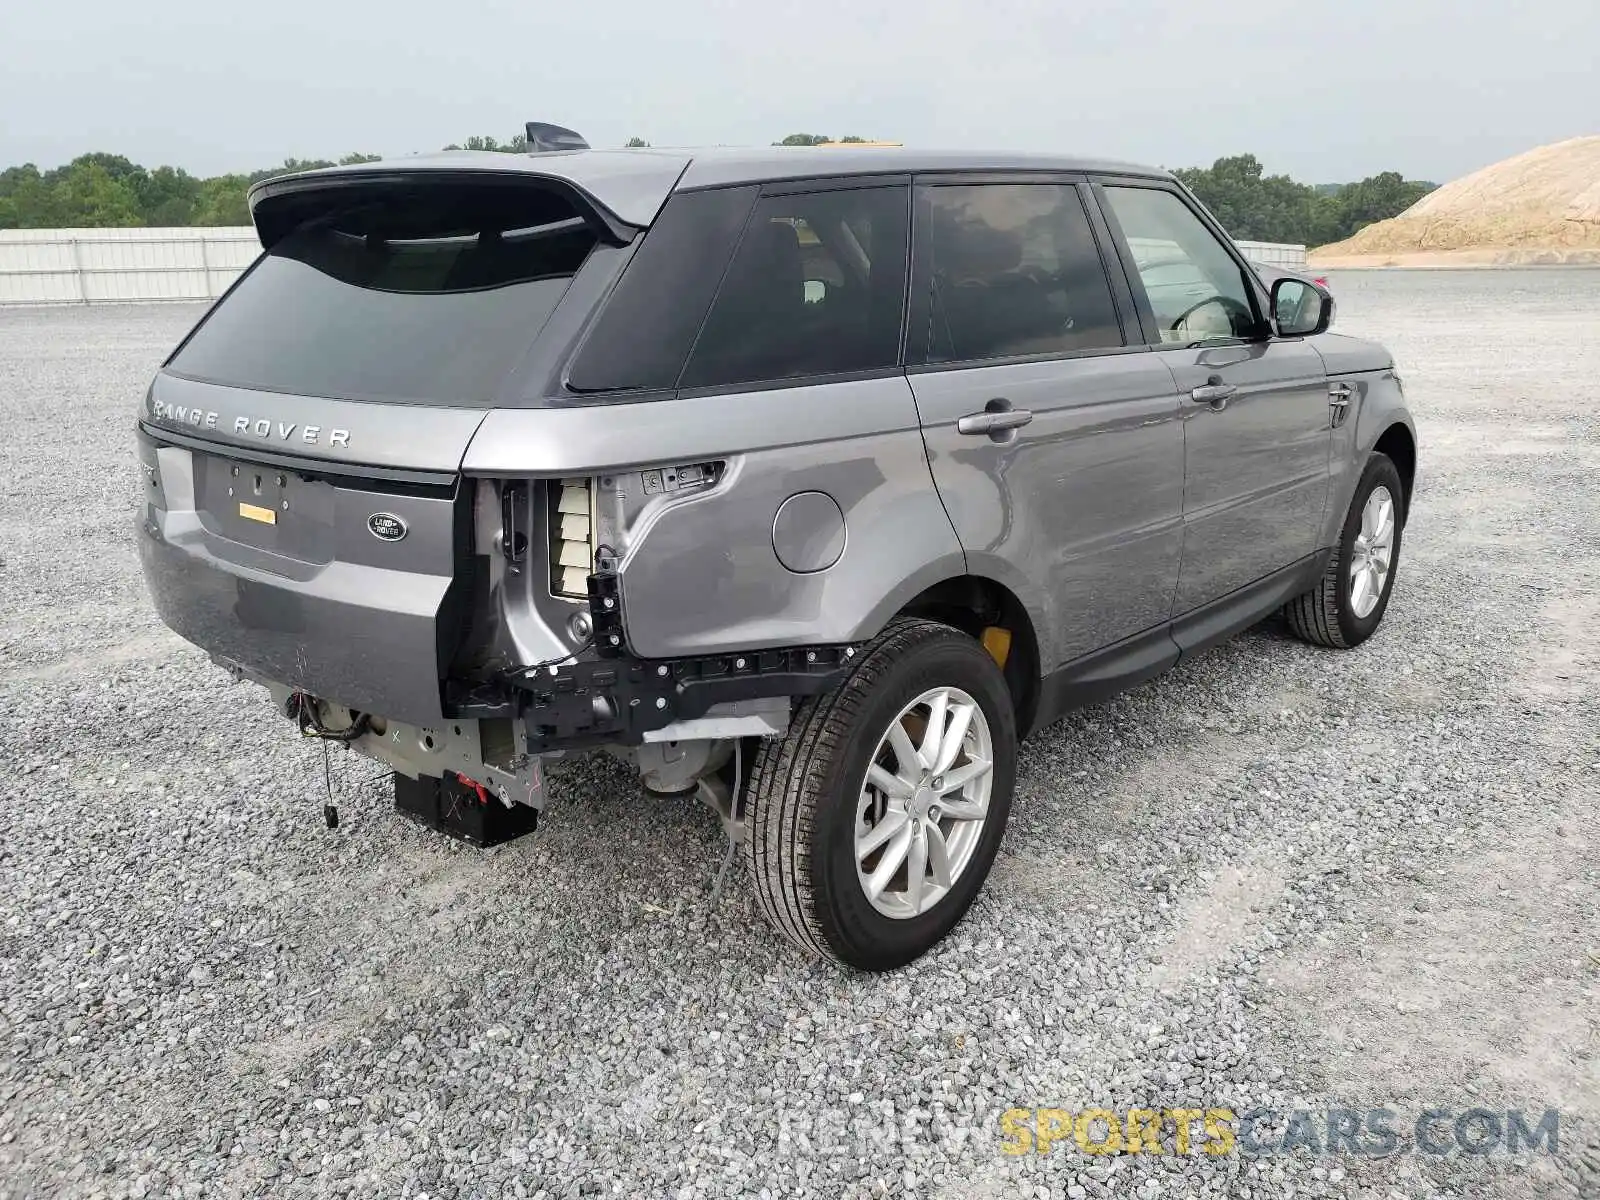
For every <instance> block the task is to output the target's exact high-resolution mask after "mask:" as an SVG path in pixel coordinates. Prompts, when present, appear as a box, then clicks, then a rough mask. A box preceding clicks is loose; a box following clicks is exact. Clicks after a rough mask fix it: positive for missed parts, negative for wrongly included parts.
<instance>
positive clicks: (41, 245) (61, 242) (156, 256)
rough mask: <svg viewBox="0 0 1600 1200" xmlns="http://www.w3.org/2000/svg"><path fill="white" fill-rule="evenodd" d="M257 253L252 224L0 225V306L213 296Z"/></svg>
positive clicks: (221, 291) (253, 258) (183, 298)
mask: <svg viewBox="0 0 1600 1200" xmlns="http://www.w3.org/2000/svg"><path fill="white" fill-rule="evenodd" d="M259 253H261V243H260V242H258V241H257V240H256V231H255V230H254V229H252V228H250V227H249V226H248V225H245V226H240V227H233V226H229V227H226V228H211V229H0V305H4V304H114V303H127V302H131V301H149V300H213V299H215V298H216V297H218V296H220V295H222V293H223V292H224V291H226V290H227V288H228V285H229V284H231V283H232V282H233V281H234V280H235V279H237V278H238V277H239V273H240V272H241V271H243V270H244V269H245V268H246V267H248V266H249V265H250V264H251V262H253V261H254V260H255V257H256V255H257V254H259Z"/></svg>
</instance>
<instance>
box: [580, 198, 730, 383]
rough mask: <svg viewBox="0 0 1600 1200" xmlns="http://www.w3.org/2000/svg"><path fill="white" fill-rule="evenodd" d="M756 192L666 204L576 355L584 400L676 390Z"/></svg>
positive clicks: (676, 200)
mask: <svg viewBox="0 0 1600 1200" xmlns="http://www.w3.org/2000/svg"><path fill="white" fill-rule="evenodd" d="M755 198H756V189H755V188H754V187H742V188H717V189H714V190H711V191H705V192H680V193H678V194H677V195H675V196H673V197H672V198H671V199H670V200H668V201H667V204H666V207H665V208H664V209H662V211H661V215H660V216H658V217H657V218H656V220H655V224H653V225H652V226H651V227H650V230H649V232H648V233H646V234H645V235H644V241H643V242H641V243H640V245H639V248H638V250H636V251H635V252H634V255H633V258H632V260H631V261H630V262H629V263H628V266H627V269H626V270H625V271H623V273H622V278H621V279H620V280H618V281H617V286H616V288H615V289H613V291H612V293H611V297H610V299H609V300H607V301H606V305H605V309H604V311H602V312H601V314H600V317H599V320H597V321H596V322H595V327H594V329H593V330H591V331H590V333H589V336H588V338H587V339H586V340H585V341H584V344H583V348H582V349H581V350H579V351H578V357H577V358H576V360H574V362H573V364H572V368H571V370H569V371H568V373H567V386H568V387H570V388H572V389H573V390H574V391H579V392H603V391H620V390H632V389H670V388H673V387H675V386H676V385H677V382H678V376H679V374H681V373H682V371H683V364H684V361H685V360H686V359H687V358H688V357H689V347H690V346H692V345H693V344H694V335H695V334H696V333H698V332H699V330H700V323H701V322H702V321H704V320H705V317H706V310H707V309H708V308H710V307H711V298H712V297H713V296H714V295H715V294H716V291H717V283H718V281H720V280H721V278H722V272H723V270H724V268H726V266H727V265H728V259H729V258H730V257H731V256H732V254H733V248H734V246H735V245H736V244H737V243H738V241H739V231H740V230H742V229H743V228H744V224H745V218H746V217H747V216H748V215H749V213H750V206H751V205H752V204H753V203H755Z"/></svg>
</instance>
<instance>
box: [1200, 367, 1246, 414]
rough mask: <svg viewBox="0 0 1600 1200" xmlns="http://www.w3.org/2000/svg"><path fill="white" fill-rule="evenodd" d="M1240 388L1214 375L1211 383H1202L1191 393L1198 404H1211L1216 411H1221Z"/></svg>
mask: <svg viewBox="0 0 1600 1200" xmlns="http://www.w3.org/2000/svg"><path fill="white" fill-rule="evenodd" d="M1238 390H1239V389H1238V388H1237V387H1235V386H1234V385H1233V384H1231V383H1223V382H1221V381H1220V380H1218V379H1217V377H1216V376H1214V375H1213V376H1212V377H1211V382H1210V383H1202V384H1201V385H1200V386H1199V387H1197V388H1195V389H1194V391H1192V392H1190V393H1189V395H1190V396H1191V397H1192V398H1193V400H1194V402H1195V403H1196V404H1209V405H1210V406H1211V407H1212V409H1213V410H1214V411H1216V412H1221V411H1222V410H1223V409H1225V408H1227V407H1228V401H1229V400H1230V399H1232V398H1233V395H1234V393H1235V392H1237V391H1238Z"/></svg>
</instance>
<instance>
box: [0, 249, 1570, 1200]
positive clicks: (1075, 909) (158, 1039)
mask: <svg viewBox="0 0 1600 1200" xmlns="http://www.w3.org/2000/svg"><path fill="white" fill-rule="evenodd" d="M1334 286H1335V290H1336V291H1338V293H1339V295H1340V301H1341V313H1340V324H1341V327H1342V328H1344V329H1346V330H1348V331H1350V332H1363V333H1374V334H1379V335H1381V336H1383V337H1385V338H1386V340H1388V341H1389V343H1390V344H1391V345H1392V347H1393V348H1394V350H1395V351H1396V353H1397V355H1398V357H1399V359H1400V361H1401V363H1402V365H1403V368H1404V372H1405V376H1406V380H1407V384H1408V394H1409V395H1410V397H1411V399H1412V403H1413V406H1414V408H1415V410H1416V413H1417V416H1418V418H1419V421H1420V425H1421V432H1422V437H1423V441H1424V448H1423V462H1424V467H1423V470H1424V477H1423V488H1422V493H1421V496H1420V498H1419V500H1418V503H1417V506H1416V509H1415V512H1414V514H1413V515H1414V520H1413V522H1412V524H1411V527H1410V528H1409V529H1408V530H1407V534H1406V542H1405V548H1404V555H1403V558H1402V562H1401V568H1400V571H1401V574H1400V582H1399V588H1398V591H1397V593H1396V597H1395V600H1394V603H1393V604H1392V605H1391V607H1390V609H1389V614H1388V619H1387V621H1386V623H1385V626H1384V628H1383V630H1382V631H1381V632H1380V633H1379V634H1378V635H1377V636H1376V637H1375V638H1374V639H1373V640H1372V641H1371V642H1370V643H1368V645H1367V646H1366V647H1364V648H1363V649H1361V650H1359V651H1356V652H1354V653H1348V654H1339V653H1333V652H1326V651H1318V650H1315V649H1312V648H1310V647H1307V646H1304V645H1301V644H1299V643H1297V642H1295V641H1292V640H1290V639H1289V638H1288V637H1287V635H1286V634H1285V633H1284V632H1283V630H1282V629H1281V628H1278V627H1275V626H1274V625H1272V624H1268V625H1266V626H1264V627H1262V628H1260V629H1258V630H1255V631H1252V632H1250V633H1249V634H1246V635H1244V636H1242V637H1240V638H1238V639H1236V640H1235V641H1234V642H1232V643H1230V644H1229V645H1227V646H1225V647H1222V648H1219V649H1218V650H1216V651H1214V652H1212V653H1210V654H1208V655H1205V656H1203V657H1201V658H1200V659H1198V660H1196V661H1193V662H1191V663H1189V664H1187V665H1185V666H1184V667H1183V668H1181V669H1180V670H1178V671H1176V672H1174V673H1172V674H1171V675H1169V676H1167V677H1165V678H1163V679H1161V680H1158V681H1155V682H1153V683H1151V684H1149V685H1146V686H1144V687H1141V688H1139V689H1137V690H1135V691H1134V692H1131V693H1129V694H1128V695H1126V696H1124V697H1121V698H1119V699H1117V700H1116V701H1114V702H1111V703H1108V704H1105V705H1102V706H1100V707H1097V708H1094V709H1090V710H1087V711H1084V712H1081V713H1078V714H1076V715H1074V716H1073V717H1071V718H1070V719H1068V720H1067V721H1064V722H1062V723H1061V724H1059V725H1057V726H1056V727H1054V728H1052V729H1049V730H1047V731H1045V732H1044V733H1042V734H1040V735H1038V736H1036V737H1035V738H1033V739H1032V740H1031V741H1030V742H1029V743H1028V744H1027V746H1026V748H1025V753H1024V757H1023V760H1022V764H1021V770H1020V775H1019V780H1018V794H1017V802H1016V806H1015V808H1014V810H1013V815H1012V824H1011V828H1010V831H1009V833H1008V834H1007V840H1006V843H1005V846H1004V848H1003V851H1002V854H1001V857H1000V860H999V862H998V863H997V865H996V869H995V872H994V875H993V877H992V878H991V880H990V883H989V886H988V888H987V890H986V891H985V893H984V895H983V896H982V897H981V898H980V900H979V901H978V903H977V905H976V906H975V907H974V909H973V910H972V913H971V915H970V916H969V917H968V918H967V920H966V921H965V923H964V924H963V925H962V926H961V927H960V928H959V929H958V930H957V931H956V933H955V934H954V936H952V937H951V938H950V939H949V940H948V941H947V942H946V943H945V944H944V945H943V946H941V947H940V948H939V949H938V950H937V951H936V952H935V953H933V954H932V955H930V956H928V957H927V958H926V959H924V960H923V961H922V962H920V963H918V964H917V965H915V966H914V967H912V968H910V969H907V970H905V971H902V972H900V973H898V974H895V975H891V976H887V977H866V976H860V975H851V974H844V973H841V972H839V971H837V970H835V969H834V968H832V967H829V966H826V965H822V964H818V963H811V962H807V961H805V960H803V959H801V958H799V957H798V956H796V955H795V954H794V953H792V952H791V951H789V950H788V949H786V948H785V947H784V946H782V945H781V944H779V943H778V942H777V941H776V940H775V939H774V938H773V937H772V936H771V935H770V934H769V933H768V931H767V930H766V928H765V927H764V926H763V925H762V923H761V920H760V917H759V915H758V913H757V910H756V908H755V905H754V903H753V901H752V899H751V898H750V897H749V896H748V895H747V894H746V891H745V889H744V888H742V887H735V888H732V889H731V890H730V892H729V894H728V895H726V896H725V897H724V898H723V900H722V901H721V903H720V905H715V906H714V905H712V904H711V903H710V901H709V898H708V884H709V882H710V879H711V877H712V875H713V873H714V870H715V866H716V863H717V860H718V858H719V852H720V845H719V836H720V835H719V833H718V830H717V828H716V825H715V822H714V821H713V819H712V818H711V817H710V815H709V814H708V813H705V812H703V811H702V810H700V809H698V808H696V807H695V806H693V805H691V804H686V803H681V802H679V803H661V802H656V801H651V800H649V799H646V798H644V797H643V796H642V795H641V793H640V792H639V790H638V788H637V786H636V785H635V784H634V783H633V782H632V781H630V779H629V778H628V776H627V775H626V774H625V772H624V771H623V769H622V768H621V767H620V766H619V765H610V764H607V763H605V762H586V763H582V764H565V765H564V766H563V768H562V769H559V770H558V771H557V772H555V773H554V778H553V780H552V790H553V791H554V793H555V795H556V796H557V799H558V805H557V807H556V808H555V810H554V811H553V812H552V813H551V814H549V815H548V817H547V819H546V821H545V823H544V825H543V827H542V828H541V829H540V831H539V833H538V834H537V835H535V836H534V837H531V838H526V839H523V840H521V841H519V842H516V843H512V844H510V845H508V846H505V847H502V848H499V849H497V850H494V851H490V852H487V853H484V852H477V851H473V850H470V849H466V848H463V847H460V846H458V845H455V844H453V843H450V842H448V841H446V840H444V839H442V838H439V837H436V836H432V835H429V834H427V833H425V832H422V831H420V830H418V829H417V828H416V827H414V826H412V825H410V824H408V823H406V822H405V821H404V820H402V819H401V818H399V817H397V816H395V815H394V814H393V812H392V811H391V809H390V801H389V799H388V797H387V796H386V794H385V793H384V792H383V790H382V788H381V787H380V786H378V785H377V784H375V783H373V782H372V781H371V780H370V775H371V770H372V769H371V767H370V766H365V765H352V764H349V763H345V762H343V761H339V762H336V764H335V770H336V774H335V782H336V786H337V787H338V788H339V791H340V811H341V814H342V816H343V821H342V823H341V824H340V827H339V828H338V830H337V831H332V832H330V831H329V830H327V829H325V828H324V827H323V823H322V820H321V815H320V808H321V804H322V801H323V778H322V758H321V754H320V752H319V751H318V750H316V749H315V748H307V747H306V746H304V745H302V744H300V743H298V742H296V741H295V740H294V739H293V738H292V737H291V734H290V730H289V727H288V726H287V723H285V722H283V721H281V720H279V719H276V718H274V717H273V716H272V714H271V712H270V710H269V708H268V706H267V704H266V701H265V696H264V694H263V693H261V692H259V691H258V690H256V689H254V688H251V687H249V686H235V685H231V684H229V683H228V682H227V681H226V679H225V677H224V676H223V675H222V674H221V673H220V672H218V671H216V670H215V669H213V668H211V667H210V666H209V664H208V663H207V661H206V659H205V657H204V655H202V654H201V653H200V652H198V651H197V650H195V649H193V648H192V647H189V646H187V645H186V644H184V643H182V642H180V641H178V640H177V639H176V638H174V637H172V636H171V635H169V634H167V633H166V632H164V631H163V629H162V628H161V627H160V626H159V625H158V624H157V623H156V621H155V620H154V618H153V617H152V616H151V613H150V609H149V606H148V604H147V603H146V601H145V597H144V594H143V589H142V584H141V582H140V580H139V576H138V570H137V565H136V559H135V554H134V550H133V544H132V534H131V527H132V515H131V514H132V509H133V505H134V502H135V497H136V495H137V486H138V484H137V480H136V478H135V476H134V473H133V470H132V466H131V456H130V438H129V426H130V423H131V419H132V416H131V414H132V411H133V405H134V402H135V399H136V397H137V396H138V394H139V391H140V389H141V388H142V387H143V386H144V383H145V380H146V379H147V377H148V375H149V373H150V372H151V370H152V368H153V367H154V366H155V364H156V362H157V361H158V359H159V357H160V356H161V355H162V353H163V352H164V351H165V350H166V348H167V347H168V346H169V345H170V344H171V343H172V342H173V341H174V340H175V338H176V337H177V336H178V335H179V334H180V333H181V332H182V331H183V329H184V328H185V327H186V326H187V325H188V324H189V323H190V322H191V321H192V320H193V319H194V317H195V315H196V313H195V311H194V310H193V309H189V308H163V307H149V308H95V309H88V310H72V311H67V310H57V311H45V310H36V311H9V312H4V313H0V379H3V380H4V381H5V385H6V386H5V393H4V397H3V399H0V407H3V409H4V411H5V414H6V434H7V436H6V438H5V440H4V442H3V449H0V453H3V454H4V455H5V470H4V472H3V476H0V479H3V482H0V488H3V496H4V504H3V508H0V597H3V605H0V699H3V701H4V703H3V706H0V789H3V792H4V797H3V799H4V803H3V804H0V1195H8V1196H32V1195H71V1196H92V1195H106V1196H130V1195H131V1196H156V1195H183V1196H198V1195H268V1194H271V1195H290V1196H295V1195H359V1196H376V1195H386V1196H399V1195H406V1196H413V1197H420V1196H424V1195H426V1196H430V1197H444V1196H463V1197H466V1196H493V1197H499V1196H518V1197H521V1196H547V1197H566V1196H587V1195H599V1196H611V1195H623V1196H630V1197H632V1196H650V1197H656V1196H684V1197H691V1196H693V1197H698V1196H736V1195H737V1196H746V1195H750V1196H765V1197H790V1196H818V1197H840V1196H848V1197H855V1196H872V1197H877V1196H908V1197H909V1196H916V1197H930V1198H932V1197H942V1198H947V1200H967V1198H972V1197H976V1198H983V1197H994V1198H999V1197H1008V1198H1009V1197H1016V1196H1021V1197H1028V1196H1033V1197H1041V1198H1043V1197H1049V1198H1051V1200H1060V1198H1063V1197H1070V1198H1076V1197H1080V1196H1085V1195H1088V1196H1106V1195H1116V1196H1123V1195H1127V1196H1138V1197H1143V1198H1146V1200H1148V1198H1151V1197H1158V1196H1159V1197H1169V1196H1220V1195H1237V1196H1251V1197H1263V1196H1290V1195H1296V1196H1386V1197H1387V1196H1405V1197H1411V1196H1472V1197H1478V1196H1497V1195H1498V1196H1506V1197H1511V1196H1526V1195H1530V1194H1532V1195H1538V1194H1555V1195H1562V1194H1596V1193H1597V1192H1600V1057H1597V1055H1600V1034H1597V1021H1600V1004H1597V1001H1600V911H1597V900H1596V894H1597V889H1596V884H1597V883H1600V856H1597V854H1596V844H1597V841H1600V831H1597V826H1596V823H1595V814H1596V810H1597V808H1600V804H1597V798H1600V746H1597V744H1596V740H1595V733H1594V730H1595V729H1596V727H1597V718H1600V689H1597V685H1596V679H1597V671H1596V668H1597V666H1600V636H1597V634H1596V629H1597V628H1600V534H1597V531H1600V419H1597V416H1596V414H1597V412H1600V382H1597V381H1600V315H1597V314H1600V272H1593V271H1583V270H1577V269H1574V270H1571V271H1567V272H1544V273H1540V272H1464V273H1456V274H1427V273H1390V274H1370V275H1361V274H1350V275H1346V276H1341V277H1336V278H1335V280H1334ZM1096 1105H1103V1106H1107V1107H1111V1108H1119V1109H1120V1108H1126V1107H1129V1106H1134V1105H1140V1106H1144V1105H1148V1106H1151V1107H1160V1108H1171V1107H1178V1106H1184V1107H1197V1108H1203V1107H1207V1106H1227V1107H1231V1108H1233V1109H1235V1110H1237V1111H1242V1110H1246V1109H1249V1108H1252V1107H1255V1106H1270V1107H1274V1108H1276V1109H1278V1110H1282V1111H1287V1110H1290V1109H1293V1108H1297V1107H1304V1108H1312V1109H1320V1108H1325V1107H1327V1106H1329V1105H1337V1106H1349V1107H1356V1108H1365V1107H1368V1106H1386V1107H1388V1108H1390V1109H1393V1110H1395V1111H1396V1112H1398V1113H1400V1114H1401V1117H1400V1119H1399V1122H1398V1124H1399V1125H1400V1126H1401V1128H1402V1129H1406V1128H1409V1125H1408V1123H1407V1122H1408V1120H1409V1119H1410V1118H1413V1117H1414V1116H1415V1115H1416V1114H1417V1113H1420V1112H1421V1111H1422V1110H1424V1109H1426V1108H1430V1107H1437V1108H1444V1109H1449V1110H1452V1111H1453V1112H1461V1111H1462V1110H1464V1109H1467V1108H1470V1107H1474V1106H1483V1107H1487V1108H1494V1109H1502V1108H1506V1107H1522V1108H1525V1109H1528V1110H1530V1111H1531V1112H1533V1113H1535V1114H1537V1113H1539V1112H1542V1111H1543V1110H1544V1109H1546V1108H1549V1107H1555V1108H1559V1109H1560V1110H1561V1112H1562V1117H1561V1121H1562V1124H1561V1127H1560V1138H1561V1140H1560V1151H1559V1153H1558V1154H1556V1155H1554V1156H1548V1155H1542V1154H1540V1155H1531V1156H1528V1155H1524V1156H1520V1157H1516V1156H1510V1155H1508V1154H1506V1153H1504V1152H1497V1153H1495V1154H1492V1155H1488V1156H1485V1157H1474V1156H1468V1155H1463V1154H1461V1153H1459V1152H1454V1153H1452V1154H1450V1155H1448V1156H1445V1157H1431V1156H1427V1155H1421V1154H1415V1153H1406V1151H1407V1150H1409V1149H1411V1145H1410V1139H1409V1138H1408V1137H1406V1138H1402V1141H1401V1145H1400V1152H1399V1153H1396V1154H1394V1155H1391V1156H1388V1157H1384V1158H1369V1157H1363V1156H1358V1155H1349V1154H1338V1155H1322V1156H1314V1155H1309V1154H1306V1153H1304V1152H1297V1153H1295V1154H1292V1155H1278V1156H1270V1157H1248V1156H1243V1155H1231V1156H1224V1157H1211V1156H1208V1155H1204V1154H1193V1153H1191V1154H1187V1155H1184V1154H1177V1153H1171V1152H1169V1153H1166V1154H1163V1155H1160V1156H1152V1155H1119V1156H1112V1157H1092V1156H1089V1155H1086V1154H1084V1153H1081V1152H1080V1151H1079V1150H1078V1149H1077V1148H1076V1147H1074V1146H1073V1145H1072V1144H1071V1142H1070V1141H1069V1142H1067V1143H1066V1144H1064V1145H1061V1146H1058V1147H1057V1148H1056V1149H1055V1150H1054V1151H1053V1152H1052V1153H1051V1154H1049V1155H1039V1154H1036V1153H1034V1154H1027V1155H1024V1156H1021V1157H1010V1156H1007V1155H1004V1154H1002V1153H1001V1152H1000V1147H1001V1144H1002V1137H1001V1127H1000V1114H1001V1113H1002V1112H1004V1111H1005V1110H1007V1109H1009V1108H1012V1107H1033V1106H1060V1107H1064V1108H1068V1109H1082V1108H1084V1107H1088V1106H1096Z"/></svg>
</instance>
